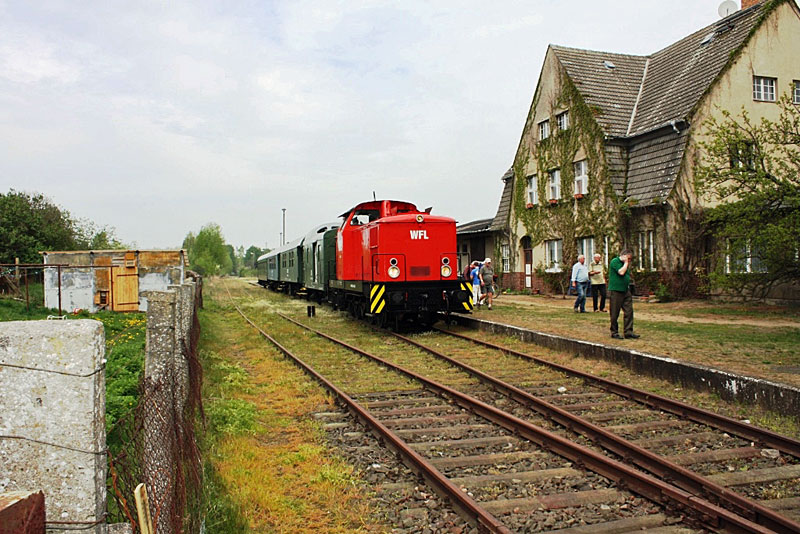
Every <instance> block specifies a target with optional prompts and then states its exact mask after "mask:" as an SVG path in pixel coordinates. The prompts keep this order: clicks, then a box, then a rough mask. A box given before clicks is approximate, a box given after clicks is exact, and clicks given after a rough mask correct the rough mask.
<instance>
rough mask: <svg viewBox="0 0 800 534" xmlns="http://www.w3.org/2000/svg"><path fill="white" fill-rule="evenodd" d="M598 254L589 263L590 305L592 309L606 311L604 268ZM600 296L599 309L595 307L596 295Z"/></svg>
mask: <svg viewBox="0 0 800 534" xmlns="http://www.w3.org/2000/svg"><path fill="white" fill-rule="evenodd" d="M600 258H601V256H600V254H595V255H594V261H592V263H590V264H589V280H590V281H591V282H592V307H593V308H594V311H596V312H597V311H601V312H604V311H606V277H605V276H604V275H603V272H604V271H605V268H604V267H603V264H602V262H601V261H600ZM598 295H599V296H600V309H597V297H598Z"/></svg>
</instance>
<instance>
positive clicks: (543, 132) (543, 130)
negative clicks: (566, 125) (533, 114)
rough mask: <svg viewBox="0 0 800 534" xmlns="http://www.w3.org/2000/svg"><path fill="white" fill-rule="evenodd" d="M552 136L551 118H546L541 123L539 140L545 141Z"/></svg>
mask: <svg viewBox="0 0 800 534" xmlns="http://www.w3.org/2000/svg"><path fill="white" fill-rule="evenodd" d="M548 137H550V119H545V120H543V121H542V122H540V123H539V141H544V140H545V139H547V138H548Z"/></svg>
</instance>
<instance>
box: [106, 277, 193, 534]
mask: <svg viewBox="0 0 800 534" xmlns="http://www.w3.org/2000/svg"><path fill="white" fill-rule="evenodd" d="M200 286H201V284H200V281H199V280H198V281H197V283H196V287H195V289H194V290H193V291H192V292H191V293H192V297H191V298H192V302H191V305H190V306H188V309H189V310H191V312H190V317H186V316H185V314H184V315H182V314H181V312H180V307H181V306H180V304H181V302H180V295H181V293H182V292H181V291H180V290H178V291H177V294H178V296H179V297H178V301H177V302H175V303H173V305H172V306H171V308H169V309H171V312H172V313H171V317H170V323H171V324H170V325H169V326H167V327H166V328H165V330H167V331H168V330H170V329H172V331H173V332H174V335H173V338H172V339H173V344H172V351H171V352H172V354H171V357H170V354H169V351H166V352H163V353H162V354H161V362H162V363H163V364H164V365H160V366H159V369H158V372H156V373H149V374H147V375H145V376H144V378H143V379H142V381H141V382H140V385H139V399H138V402H137V405H136V407H135V409H134V410H132V411H131V412H130V413H129V414H128V415H127V416H126V417H123V418H121V419H119V420H118V421H117V422H116V423H115V425H114V426H113V427H112V428H111V429H109V431H108V437H107V439H108V444H109V447H108V448H109V480H108V492H109V503H108V508H109V523H115V522H124V523H130V524H131V525H132V527H133V531H134V533H139V532H140V529H139V525H138V522H137V514H136V507H135V504H134V503H133V492H134V489H135V488H136V486H137V485H138V484H139V483H141V482H145V484H146V485H147V490H148V494H149V502H150V512H151V516H152V518H153V525H154V528H155V532H156V533H157V534H171V533H181V532H198V531H199V522H200V510H201V506H202V487H203V486H202V463H201V457H200V451H199V449H198V446H197V439H196V435H195V428H196V424H197V423H198V421H203V420H204V413H203V406H202V400H201V393H200V388H201V385H202V367H201V366H200V362H199V359H198V357H197V342H198V338H199V332H200V325H199V322H198V318H197V313H196V312H197V308H198V307H199V305H200V299H201V291H200ZM151 308H154V310H153V311H152V312H151V310H150V309H148V352H150V351H154V352H158V351H159V349H158V348H157V347H153V346H152V345H153V344H154V343H151V341H152V340H156V339H158V337H157V336H151V327H152V328H154V329H158V325H159V321H160V320H161V321H162V322H161V324H162V326H163V318H164V317H163V316H159V317H152V316H153V315H157V314H159V313H160V312H159V310H158V306H152V305H151ZM162 311H163V310H162ZM151 319H152V322H153V323H154V324H153V325H151ZM181 323H183V324H181ZM162 349H163V347H162ZM148 357H149V356H148Z"/></svg>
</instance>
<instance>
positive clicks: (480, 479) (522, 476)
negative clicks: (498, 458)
mask: <svg viewBox="0 0 800 534" xmlns="http://www.w3.org/2000/svg"><path fill="white" fill-rule="evenodd" d="M584 475H585V473H584V472H583V471H579V470H577V469H573V468H571V467H556V468H553V469H538V470H536V471H523V472H517V473H503V474H499V475H476V476H471V477H458V478H451V479H450V481H451V482H452V483H453V484H455V485H457V486H463V487H468V488H474V487H476V486H477V487H481V486H490V485H492V484H494V483H497V482H512V483H514V484H521V483H524V482H542V481H545V480H554V479H559V478H568V477H581V476H584Z"/></svg>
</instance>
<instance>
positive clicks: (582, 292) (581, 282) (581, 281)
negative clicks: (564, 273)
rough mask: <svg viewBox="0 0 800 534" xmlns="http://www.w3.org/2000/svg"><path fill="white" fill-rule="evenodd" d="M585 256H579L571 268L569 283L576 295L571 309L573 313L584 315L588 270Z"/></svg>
mask: <svg viewBox="0 0 800 534" xmlns="http://www.w3.org/2000/svg"><path fill="white" fill-rule="evenodd" d="M585 264H586V256H584V255H583V254H581V255H580V256H578V261H576V262H575V265H573V266H572V277H571V278H570V282H571V283H572V287H574V288H575V291H576V292H577V293H578V298H576V299H575V305H574V306H573V309H574V311H575V313H578V312H580V313H586V289H587V287H588V286H589V268H588V267H586V265H585Z"/></svg>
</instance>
